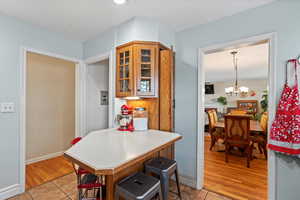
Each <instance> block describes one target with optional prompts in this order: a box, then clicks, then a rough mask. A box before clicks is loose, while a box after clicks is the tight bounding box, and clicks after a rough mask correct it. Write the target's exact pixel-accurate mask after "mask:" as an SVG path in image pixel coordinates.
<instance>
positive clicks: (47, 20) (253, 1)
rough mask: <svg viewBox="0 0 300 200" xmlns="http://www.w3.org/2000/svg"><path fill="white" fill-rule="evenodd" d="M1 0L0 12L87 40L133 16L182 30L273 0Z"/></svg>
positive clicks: (74, 37) (68, 35) (71, 36)
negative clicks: (118, 0) (121, 1)
mask: <svg viewBox="0 0 300 200" xmlns="http://www.w3.org/2000/svg"><path fill="white" fill-rule="evenodd" d="M128 1H129V2H128V4H126V5H119V6H118V5H115V4H114V3H113V0H1V1H0V13H2V14H5V15H8V16H14V17H16V18H18V19H21V20H24V21H27V22H30V23H32V24H35V25H38V26H41V27H44V28H46V29H48V30H51V31H56V32H60V33H63V34H65V36H67V37H70V38H73V39H78V40H82V41H84V40H87V39H90V38H93V37H95V36H96V35H98V34H99V33H101V32H103V31H105V30H107V29H109V28H111V27H113V26H116V25H118V24H120V23H122V22H124V21H126V20H128V19H130V18H132V17H134V16H145V17H151V18H154V19H157V20H159V21H160V22H163V23H166V24H169V25H170V26H172V27H173V28H174V29H175V30H177V31H179V30H183V29H185V28H188V27H192V26H194V25H197V24H204V23H207V22H209V21H213V20H217V19H220V18H222V17H224V16H230V15H233V14H235V13H238V12H241V11H244V10H247V9H250V8H254V7H258V6H261V5H263V4H267V3H270V2H272V1H274V0H128Z"/></svg>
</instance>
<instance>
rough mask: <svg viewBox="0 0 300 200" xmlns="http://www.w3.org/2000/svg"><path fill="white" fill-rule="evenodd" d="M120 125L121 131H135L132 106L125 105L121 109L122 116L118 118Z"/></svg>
mask: <svg viewBox="0 0 300 200" xmlns="http://www.w3.org/2000/svg"><path fill="white" fill-rule="evenodd" d="M117 121H118V123H119V126H120V127H119V129H118V130H119V131H134V127H133V109H132V107H131V106H128V105H123V106H122V107H121V114H119V115H118V116H117Z"/></svg>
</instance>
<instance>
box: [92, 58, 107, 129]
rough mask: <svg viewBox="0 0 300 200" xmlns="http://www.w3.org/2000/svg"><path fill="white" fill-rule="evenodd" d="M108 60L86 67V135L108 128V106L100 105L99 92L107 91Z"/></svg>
mask: <svg viewBox="0 0 300 200" xmlns="http://www.w3.org/2000/svg"><path fill="white" fill-rule="evenodd" d="M108 72H109V60H108V59H107V60H103V61H101V62H97V63H94V64H89V65H87V83H86V84H87V86H86V88H87V89H86V98H87V99H86V108H87V114H86V117H87V121H86V128H87V133H89V132H90V131H93V130H99V129H105V128H108V105H101V100H100V97H101V95H100V94H101V93H100V92H101V91H108V84H109V73H108Z"/></svg>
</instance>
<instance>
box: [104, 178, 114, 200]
mask: <svg viewBox="0 0 300 200" xmlns="http://www.w3.org/2000/svg"><path fill="white" fill-rule="evenodd" d="M105 180H106V198H105V200H114V196H115V186H114V185H115V183H114V176H113V175H107V176H106V179H105Z"/></svg>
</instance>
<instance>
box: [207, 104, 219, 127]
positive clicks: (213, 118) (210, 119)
mask: <svg viewBox="0 0 300 200" xmlns="http://www.w3.org/2000/svg"><path fill="white" fill-rule="evenodd" d="M207 115H208V123H209V129H213V128H214V127H215V124H216V123H217V118H216V117H217V112H216V111H215V110H214V109H213V110H209V111H207Z"/></svg>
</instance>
